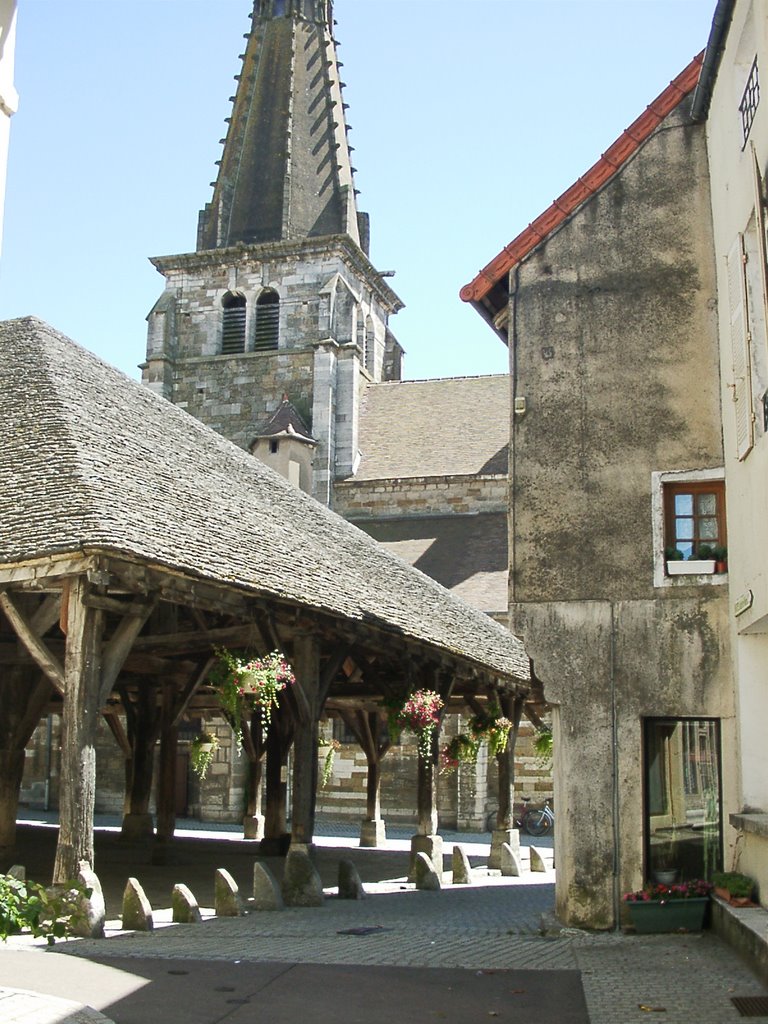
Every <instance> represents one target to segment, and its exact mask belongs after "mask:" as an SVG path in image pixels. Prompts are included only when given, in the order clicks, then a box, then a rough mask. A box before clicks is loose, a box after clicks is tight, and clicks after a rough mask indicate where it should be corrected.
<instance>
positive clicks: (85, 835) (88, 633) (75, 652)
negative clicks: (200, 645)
mask: <svg viewBox="0 0 768 1024" xmlns="http://www.w3.org/2000/svg"><path fill="white" fill-rule="evenodd" d="M89 590H90V585H89V583H88V580H87V579H86V577H85V576H78V577H76V578H75V579H74V580H73V581H72V582H71V583H70V585H69V600H68V605H67V644H66V653H65V657H64V706H63V711H62V722H63V730H62V749H61V782H60V794H59V839H58V844H57V847H56V863H55V866H54V870H53V882H54V884H59V883H64V882H67V881H69V880H70V879H73V878H75V877H76V876H77V872H78V869H79V863H80V861H82V860H84V861H87V862H88V864H89V865H90V866H91V867H93V806H94V798H95V792H96V750H95V744H96V727H97V724H98V719H99V691H100V687H101V640H102V612H100V611H98V610H96V609H94V608H89V607H88V605H87V603H86V601H87V597H88V594H89Z"/></svg>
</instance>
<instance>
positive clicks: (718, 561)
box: [712, 545, 728, 573]
mask: <svg viewBox="0 0 768 1024" xmlns="http://www.w3.org/2000/svg"><path fill="white" fill-rule="evenodd" d="M712 557H713V558H714V560H715V572H718V573H723V572H728V548H725V547H722V546H720V545H717V546H715V547H713V548H712Z"/></svg>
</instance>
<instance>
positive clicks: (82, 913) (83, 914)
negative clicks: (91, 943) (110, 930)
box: [72, 860, 107, 939]
mask: <svg viewBox="0 0 768 1024" xmlns="http://www.w3.org/2000/svg"><path fill="white" fill-rule="evenodd" d="M77 881H78V882H79V883H80V885H82V886H84V887H85V888H86V889H90V891H91V895H90V896H80V897H79V898H78V900H77V918H76V919H75V920H74V922H73V927H72V932H73V934H75V935H80V936H82V937H83V938H86V939H103V938H104V922H105V921H106V919H107V908H106V906H105V904H104V893H103V892H102V888H101V882H100V881H99V878H98V875H97V874H96V872H95V871H94V870H93V868H92V867H91V865H90V864H89V863H88V861H87V860H81V861H80V865H79V870H78V872H77Z"/></svg>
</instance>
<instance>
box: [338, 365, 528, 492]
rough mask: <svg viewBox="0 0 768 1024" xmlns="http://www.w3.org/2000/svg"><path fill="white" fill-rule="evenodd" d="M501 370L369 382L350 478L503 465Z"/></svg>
mask: <svg viewBox="0 0 768 1024" xmlns="http://www.w3.org/2000/svg"><path fill="white" fill-rule="evenodd" d="M509 402H510V386H509V377H508V376H507V375H506V374H499V375H497V376H489V377H447V378H445V379H442V380H413V381H397V382H394V383H388V384H369V385H368V387H367V388H366V390H365V394H364V395H363V399H362V403H361V410H360V440H359V447H360V451H361V460H360V466H359V469H358V471H357V473H356V474H355V479H356V480H382V479H388V478H391V477H395V478H404V477H419V476H457V475H458V476H470V475H472V476H474V475H475V474H477V473H506V472H507V454H508V450H509Z"/></svg>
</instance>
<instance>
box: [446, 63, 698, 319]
mask: <svg viewBox="0 0 768 1024" xmlns="http://www.w3.org/2000/svg"><path fill="white" fill-rule="evenodd" d="M703 58H704V52H703V51H702V52H701V53H700V54H698V55H697V56H696V57H694V58H693V60H692V61H691V63H690V64H689V65H688V67H687V68H686V69H685V70H684V71H683V72H681V74H679V75H678V76H677V78H675V79H674V80H673V81H672V82H670V84H669V85H668V86H667V88H666V89H665V90H664V92H663V93H662V94H661V95H660V96H658V97H657V98H656V99H655V100H654V101H653V102H652V103H651V104H650V105H649V106H648V107H647V108H646V109H645V110H644V111H643V113H642V114H641V115H640V117H638V118H637V120H635V121H633V122H632V124H631V125H630V126H629V128H627V129H626V131H624V132H622V134H621V135H620V136H619V138H618V139H617V140H616V142H614V143H613V145H611V146H609V148H608V149H607V150H606V151H605V153H604V154H603V155H602V156H601V157H600V159H599V160H598V161H597V163H595V164H593V166H592V167H590V169H589V170H588V171H587V173H586V174H584V175H583V176H582V177H581V178H579V179H578V181H576V182H574V184H573V185H571V187H570V188H569V189H567V190H566V191H565V192H563V194H562V195H561V196H560V197H559V198H558V199H556V200H555V201H554V203H552V205H551V206H549V207H548V208H547V209H546V210H545V211H544V212H543V213H542V214H540V216H538V217H537V218H536V220H535V221H533V223H532V224H529V225H528V227H527V228H526V229H525V230H524V231H521V233H520V234H519V235H518V236H517V237H516V238H514V239H513V240H512V241H511V242H510V243H509V245H505V246H504V248H503V249H502V251H501V252H500V253H499V254H498V255H497V256H495V257H494V258H493V259H492V260H491V262H490V263H488V264H487V266H485V267H483V269H482V270H481V271H480V273H479V274H478V275H477V276H476V277H475V279H474V280H473V281H471V282H470V283H469V284H466V285H464V287H463V288H462V289H461V292H460V295H461V298H462V299H463V300H464V302H478V301H479V300H480V299H482V298H483V297H484V296H485V295H487V294H488V292H489V291H490V290H491V288H493V286H494V285H495V284H496V283H497V282H498V281H500V280H501V278H502V277H504V276H505V275H506V274H508V273H509V271H510V269H511V268H512V267H513V266H514V265H515V264H516V263H519V262H520V260H522V259H523V258H524V257H525V256H527V255H528V254H529V253H530V252H531V251H532V250H533V249H535V247H536V246H537V245H538V244H539V243H540V242H541V241H543V239H544V238H546V237H547V236H548V235H549V234H551V233H552V232H553V231H554V230H555V228H557V227H559V226H560V225H561V224H562V223H563V221H564V220H565V219H566V217H568V216H569V215H570V214H571V213H573V211H574V210H575V209H576V208H577V207H578V206H580V205H581V204H582V203H583V202H584V200H585V199H588V198H589V197H590V196H591V195H594V194H595V192H597V190H598V189H600V188H602V187H603V185H605V184H606V182H608V181H609V180H610V179H611V178H612V177H613V176H614V174H616V172H617V171H618V170H619V169H620V168H621V167H622V166H623V164H625V163H626V161H627V160H628V159H629V158H630V157H631V156H632V154H633V153H635V152H636V151H637V149H638V148H639V147H640V146H641V145H642V143H643V142H645V141H646V139H648V138H649V136H650V135H651V133H652V132H653V131H654V130H655V129H656V128H657V127H658V126H659V124H660V123H661V122H662V121H663V120H664V118H665V117H666V116H667V115H668V114H670V113H671V112H672V111H673V110H674V109H675V107H676V106H677V105H678V103H679V102H680V101H681V100H682V99H683V98H684V97H685V96H687V95H688V93H690V92H692V91H693V89H694V88H695V87H696V83H697V82H698V80H699V73H700V69H701V64H702V61H703Z"/></svg>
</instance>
